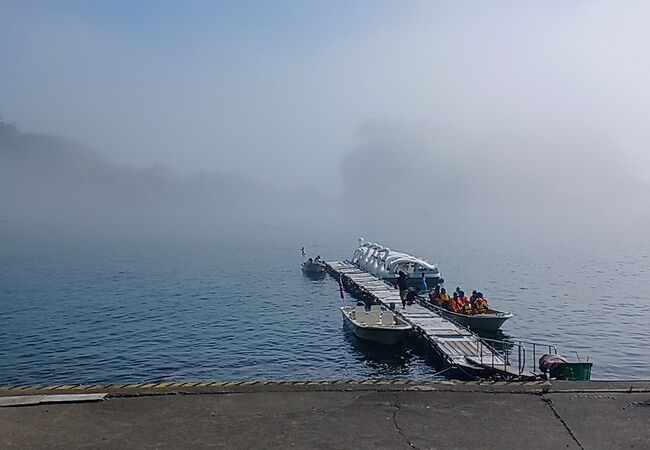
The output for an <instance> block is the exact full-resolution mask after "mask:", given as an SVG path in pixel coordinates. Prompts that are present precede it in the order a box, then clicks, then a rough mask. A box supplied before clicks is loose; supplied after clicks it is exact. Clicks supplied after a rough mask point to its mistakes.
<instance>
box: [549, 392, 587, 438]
mask: <svg viewBox="0 0 650 450" xmlns="http://www.w3.org/2000/svg"><path fill="white" fill-rule="evenodd" d="M542 401H543V402H544V403H546V404H547V405H548V407H549V408H551V411H553V414H554V415H555V417H557V419H558V420H559V421H560V423H561V424H562V425H564V428H566V430H567V431H568V433H569V435H570V436H571V437H572V438H573V440H574V441H575V442H576V444H578V447H580V448H581V449H583V450H584V447H583V446H582V444H581V443H580V441H579V440H578V438H577V436H576V435H575V434H574V433H573V430H571V428H570V427H569V424H567V423H566V422H565V421H564V419H563V418H562V416H560V413H558V412H557V410H556V409H555V407H554V406H553V401H552V400H551V399H550V398H544V397H542Z"/></svg>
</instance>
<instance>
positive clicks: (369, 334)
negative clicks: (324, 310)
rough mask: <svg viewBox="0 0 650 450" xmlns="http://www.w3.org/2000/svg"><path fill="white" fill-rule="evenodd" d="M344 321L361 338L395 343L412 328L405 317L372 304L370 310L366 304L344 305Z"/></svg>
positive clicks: (390, 343) (388, 343)
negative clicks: (367, 309)
mask: <svg viewBox="0 0 650 450" xmlns="http://www.w3.org/2000/svg"><path fill="white" fill-rule="evenodd" d="M341 313H342V314H343V323H344V326H345V327H346V329H348V330H350V331H351V332H352V333H353V334H354V335H355V336H356V337H358V338H359V339H364V340H367V341H372V342H377V343H379V344H386V345H393V344H395V343H397V342H399V341H401V340H402V339H404V338H405V337H406V335H407V333H408V331H409V330H410V329H411V325H409V324H408V323H407V322H406V321H405V320H404V319H402V318H400V317H399V316H397V315H396V314H394V313H393V312H392V311H389V310H384V309H382V308H381V307H380V306H379V305H372V306H371V309H370V311H366V307H365V306H355V307H352V306H343V307H341Z"/></svg>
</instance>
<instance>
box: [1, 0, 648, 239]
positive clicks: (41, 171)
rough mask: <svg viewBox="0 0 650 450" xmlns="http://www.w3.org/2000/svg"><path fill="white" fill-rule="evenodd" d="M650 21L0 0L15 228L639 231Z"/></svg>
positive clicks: (224, 232)
mask: <svg viewBox="0 0 650 450" xmlns="http://www.w3.org/2000/svg"><path fill="white" fill-rule="evenodd" d="M648 19H650V5H648V4H647V3H645V2H625V3H617V2H570V3H566V2H551V3H539V4H532V3H525V4H521V3H518V2H490V3H485V2H421V3H420V2H409V3H408V4H403V2H341V3H338V4H333V3H331V2H323V3H310V4H309V5H304V4H299V3H295V2H274V3H272V4H271V3H266V2H260V3H249V4H247V5H238V4H224V3H219V4H214V3H212V2H201V1H197V2H188V1H180V0H179V1H173V0H169V1H165V2H146V1H145V2H138V4H137V6H134V5H131V6H127V5H125V4H121V3H120V2H114V3H111V4H110V6H109V4H108V3H106V4H104V5H102V6H98V5H95V6H94V7H91V6H83V5H80V4H78V3H77V2H66V1H64V2H57V5H54V4H51V3H49V2H40V1H34V2H18V1H15V2H12V1H0V58H1V60H2V61H4V62H5V64H3V70H2V71H0V115H1V116H2V118H3V119H4V121H5V122H3V125H2V128H1V129H0V131H2V133H1V134H0V177H1V179H0V188H1V190H0V220H2V221H3V222H2V223H3V224H4V225H3V230H4V231H3V232H4V233H5V234H7V233H9V231H8V230H10V232H11V233H13V234H15V233H23V234H29V233H35V234H38V233H46V234H48V233H49V234H54V235H60V234H66V235H73V236H79V235H84V236H118V237H132V238H136V239H137V238H145V237H150V236H159V237H170V236H174V237H178V236H184V237H187V236H191V237H197V238H219V237H226V238H244V237H245V236H256V237H259V236H267V237H271V238H280V237H282V238H283V239H287V240H291V239H295V240H297V241H298V240H304V239H312V240H318V239H319V237H320V236H322V237H323V239H325V236H328V239H331V238H332V237H338V236H340V237H341V239H345V240H350V241H351V242H353V241H352V239H354V238H355V237H356V236H357V235H359V234H364V235H366V236H367V237H369V238H371V239H373V240H379V241H382V240H383V239H384V237H385V238H386V239H393V240H397V241H398V242H406V241H408V238H406V237H405V235H412V234H414V233H412V230H416V229H417V230H418V234H419V235H420V236H421V234H422V232H423V231H422V230H424V232H425V233H426V232H428V233H430V236H431V239H447V240H452V241H453V240H463V239H478V240H483V241H485V240H490V239H493V238H494V237H495V236H501V237H503V238H504V239H511V238H514V237H519V238H522V239H530V238H538V237H539V236H547V237H549V238H550V239H554V238H560V237H564V238H566V237H571V238H576V237H580V236H584V235H585V234H589V233H591V234H594V235H596V236H609V237H610V238H611V237H612V236H624V235H628V234H633V233H643V232H645V230H647V229H648V228H650V201H649V200H650V153H649V152H648V151H647V148H649V147H650V146H649V144H650V129H649V128H648V127H647V126H646V122H647V121H648V118H649V117H650V101H649V100H650V98H649V96H650V57H649V56H650V55H649V54H648V53H650V49H648V47H647V45H646V43H647V42H648V41H649V40H650V30H649V29H648V28H647V26H646V24H647V21H648ZM10 123H11V124H15V126H13V125H9V124H10ZM351 245H353V244H351Z"/></svg>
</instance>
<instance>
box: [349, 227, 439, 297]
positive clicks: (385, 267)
mask: <svg viewBox="0 0 650 450" xmlns="http://www.w3.org/2000/svg"><path fill="white" fill-rule="evenodd" d="M352 262H353V263H354V264H356V265H357V266H359V268H361V269H363V270H365V271H366V272H368V273H370V274H372V275H374V276H376V277H378V278H381V279H383V280H385V281H387V282H389V283H392V284H395V283H396V282H397V276H398V274H399V272H400V271H402V272H404V273H405V274H406V275H407V276H408V280H407V282H408V284H409V286H410V287H414V288H420V289H422V288H423V284H422V275H423V274H424V279H425V280H426V283H427V289H432V288H433V287H434V286H436V285H439V284H441V283H443V282H444V280H443V279H442V275H440V271H439V270H438V266H437V265H436V264H431V263H430V262H428V261H427V260H425V259H422V258H417V257H415V256H412V255H409V254H407V253H402V252H396V251H393V250H391V249H390V248H388V247H384V246H382V245H381V244H376V243H373V242H369V241H366V240H365V239H364V238H362V237H360V238H359V248H357V249H356V250H355V252H354V255H353V257H352Z"/></svg>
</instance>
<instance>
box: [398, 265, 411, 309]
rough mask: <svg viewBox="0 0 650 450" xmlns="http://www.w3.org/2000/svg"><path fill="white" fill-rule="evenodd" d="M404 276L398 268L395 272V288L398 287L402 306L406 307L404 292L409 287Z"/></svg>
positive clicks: (406, 291)
mask: <svg viewBox="0 0 650 450" xmlns="http://www.w3.org/2000/svg"><path fill="white" fill-rule="evenodd" d="M406 278H407V277H406V274H405V273H404V272H403V271H401V270H400V271H399V272H398V274H397V288H398V289H399V298H400V300H402V308H406V294H407V293H408V288H409V286H408V283H407V281H406Z"/></svg>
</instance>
